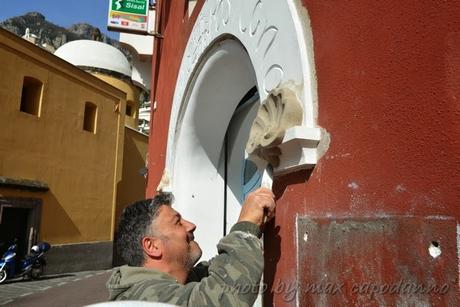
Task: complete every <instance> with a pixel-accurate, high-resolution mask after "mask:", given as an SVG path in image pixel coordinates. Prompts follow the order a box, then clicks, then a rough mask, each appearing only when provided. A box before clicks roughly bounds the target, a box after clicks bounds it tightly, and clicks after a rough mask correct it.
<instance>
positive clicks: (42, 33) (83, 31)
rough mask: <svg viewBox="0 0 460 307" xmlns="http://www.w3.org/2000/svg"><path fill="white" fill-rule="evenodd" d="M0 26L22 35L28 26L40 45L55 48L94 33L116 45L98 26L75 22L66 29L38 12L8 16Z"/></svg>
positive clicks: (90, 36) (102, 39)
mask: <svg viewBox="0 0 460 307" xmlns="http://www.w3.org/2000/svg"><path fill="white" fill-rule="evenodd" d="M0 27H2V28H4V29H6V30H8V31H10V32H13V33H15V34H16V35H18V36H23V35H24V33H25V32H26V29H27V28H29V30H30V34H34V35H36V36H38V40H39V43H40V45H43V44H48V45H51V46H53V47H54V48H55V49H57V48H59V47H60V46H61V45H63V44H65V43H66V42H69V41H73V40H78V39H93V36H94V35H96V36H97V35H100V38H99V40H101V41H103V42H106V43H108V44H111V45H114V46H115V47H118V42H117V41H115V40H113V39H110V38H109V37H106V36H105V35H104V34H101V32H100V31H99V29H98V28H96V27H93V26H92V25H90V24H87V23H77V24H74V25H72V26H70V27H69V28H67V29H66V28H63V27H60V26H58V25H55V24H54V23H51V22H49V21H47V20H46V18H45V16H43V15H42V14H40V13H38V12H31V13H27V14H25V15H23V16H17V17H12V18H9V19H7V20H4V21H2V22H0Z"/></svg>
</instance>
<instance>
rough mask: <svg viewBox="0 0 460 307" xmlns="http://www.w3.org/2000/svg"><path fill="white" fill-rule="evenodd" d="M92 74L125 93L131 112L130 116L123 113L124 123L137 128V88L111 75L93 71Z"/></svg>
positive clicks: (138, 93)
mask: <svg viewBox="0 0 460 307" xmlns="http://www.w3.org/2000/svg"><path fill="white" fill-rule="evenodd" d="M93 75H94V76H96V77H97V78H99V79H101V80H104V81H105V82H107V83H108V84H110V85H112V86H114V87H116V88H118V89H120V90H122V91H123V92H125V93H126V104H127V105H131V106H132V110H133V114H132V115H131V116H128V115H127V114H126V115H125V125H127V126H128V127H131V128H133V129H136V130H137V128H138V127H139V95H140V91H139V89H138V88H137V87H136V86H134V85H132V84H129V83H128V82H126V81H123V80H120V79H118V78H115V77H112V76H108V75H105V74H102V73H93Z"/></svg>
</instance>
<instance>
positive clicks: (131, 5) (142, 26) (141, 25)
mask: <svg viewBox="0 0 460 307" xmlns="http://www.w3.org/2000/svg"><path fill="white" fill-rule="evenodd" d="M148 12H149V1H148V0H110V3H109V16H108V21H107V28H108V29H110V30H114V31H119V32H141V33H147V32H148V25H147V22H148Z"/></svg>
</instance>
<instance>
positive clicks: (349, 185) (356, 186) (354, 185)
mask: <svg viewBox="0 0 460 307" xmlns="http://www.w3.org/2000/svg"><path fill="white" fill-rule="evenodd" d="M348 187H349V188H350V189H352V190H357V189H358V188H359V185H358V184H357V183H356V182H354V181H352V182H350V183H349V184H348Z"/></svg>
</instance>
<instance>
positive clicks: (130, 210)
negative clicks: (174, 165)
mask: <svg viewBox="0 0 460 307" xmlns="http://www.w3.org/2000/svg"><path fill="white" fill-rule="evenodd" d="M173 201H174V196H173V195H172V193H160V194H158V195H156V196H155V197H154V198H153V199H152V198H149V199H145V200H140V201H137V202H135V203H133V204H131V205H129V206H128V207H126V208H125V209H124V210H123V213H122V215H121V219H120V222H119V224H118V232H117V240H116V246H117V251H118V253H119V254H120V256H121V257H122V258H123V260H124V261H125V262H126V263H127V264H128V265H129V266H142V265H143V264H144V260H145V259H144V250H143V249H142V245H141V240H142V238H143V237H145V236H146V235H149V234H150V225H151V224H152V222H153V221H154V220H155V218H156V217H157V216H158V212H159V209H160V207H161V206H163V205H167V206H169V205H171V204H172V202H173Z"/></svg>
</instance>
